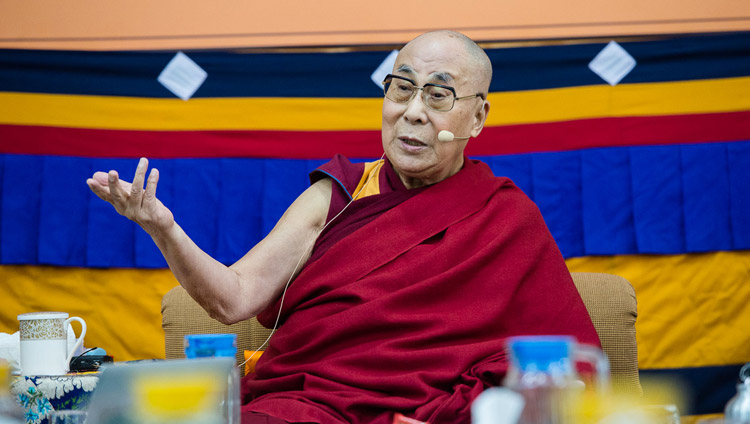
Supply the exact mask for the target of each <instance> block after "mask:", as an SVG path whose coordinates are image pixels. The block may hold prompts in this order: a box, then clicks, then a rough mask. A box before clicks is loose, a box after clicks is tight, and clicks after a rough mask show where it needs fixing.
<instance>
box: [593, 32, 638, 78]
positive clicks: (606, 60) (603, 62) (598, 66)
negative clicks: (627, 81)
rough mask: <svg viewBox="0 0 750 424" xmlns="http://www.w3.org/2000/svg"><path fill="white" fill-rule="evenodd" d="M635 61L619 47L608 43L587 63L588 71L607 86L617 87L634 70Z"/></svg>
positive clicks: (612, 42)
mask: <svg viewBox="0 0 750 424" xmlns="http://www.w3.org/2000/svg"><path fill="white" fill-rule="evenodd" d="M635 63H636V62H635V59H633V56H631V55H630V53H628V52H627V51H626V50H625V49H623V48H622V46H621V45H619V44H617V43H616V42H614V41H610V42H609V44H607V46H606V47H604V48H603V49H602V51H600V52H599V54H597V55H596V57H595V58H594V59H593V60H592V61H591V62H589V69H591V70H592V71H593V72H594V73H595V74H597V75H599V76H600V77H601V78H602V79H603V80H604V81H607V83H608V84H609V85H612V86H615V85H617V84H618V83H619V82H620V81H621V80H622V79H623V78H625V76H627V75H628V74H629V73H630V71H632V70H633V68H635Z"/></svg>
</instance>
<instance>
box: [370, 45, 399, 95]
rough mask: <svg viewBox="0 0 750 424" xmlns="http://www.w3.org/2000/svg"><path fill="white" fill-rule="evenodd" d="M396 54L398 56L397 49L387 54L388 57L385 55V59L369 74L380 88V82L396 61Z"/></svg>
mask: <svg viewBox="0 0 750 424" xmlns="http://www.w3.org/2000/svg"><path fill="white" fill-rule="evenodd" d="M396 56H398V50H394V51H392V52H391V54H389V55H388V57H386V58H385V60H384V61H383V62H382V63H381V64H380V65H379V66H378V68H377V69H375V72H373V73H372V75H370V79H371V80H372V82H374V83H375V85H377V86H378V87H381V88H382V83H383V80H384V79H385V76H386V75H388V74H390V73H391V71H392V70H393V65H394V64H395V63H396Z"/></svg>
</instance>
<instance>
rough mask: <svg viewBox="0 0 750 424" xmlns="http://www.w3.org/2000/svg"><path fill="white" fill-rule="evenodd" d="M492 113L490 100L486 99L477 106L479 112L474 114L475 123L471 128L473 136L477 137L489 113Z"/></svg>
mask: <svg viewBox="0 0 750 424" xmlns="http://www.w3.org/2000/svg"><path fill="white" fill-rule="evenodd" d="M489 113H490V102H489V101H487V100H485V101H484V102H483V103H482V106H481V107H479V108H477V112H476V113H475V114H474V125H473V126H472V128H471V136H472V137H476V136H478V135H479V133H481V132H482V128H484V123H485V121H487V114H489Z"/></svg>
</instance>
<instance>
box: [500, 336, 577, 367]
mask: <svg viewBox="0 0 750 424" xmlns="http://www.w3.org/2000/svg"><path fill="white" fill-rule="evenodd" d="M574 345H575V338H573V337H570V336H523V337H513V338H511V339H509V340H508V348H509V349H510V351H511V354H512V358H513V359H514V360H515V361H516V363H515V365H516V366H517V367H518V369H519V370H521V371H527V370H529V371H530V370H535V371H549V370H550V368H551V366H553V365H555V366H559V367H562V368H568V367H570V363H569V359H570V357H571V354H572V352H571V350H572V348H573V346H574Z"/></svg>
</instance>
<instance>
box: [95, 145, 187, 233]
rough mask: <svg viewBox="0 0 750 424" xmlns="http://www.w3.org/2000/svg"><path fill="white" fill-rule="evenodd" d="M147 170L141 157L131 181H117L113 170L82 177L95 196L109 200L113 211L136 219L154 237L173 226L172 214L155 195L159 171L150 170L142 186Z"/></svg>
mask: <svg viewBox="0 0 750 424" xmlns="http://www.w3.org/2000/svg"><path fill="white" fill-rule="evenodd" d="M147 170H148V159H146V158H141V160H140V161H139V162H138V168H137V169H136V170H135V176H134V177H133V183H132V184H131V183H129V182H127V181H123V180H121V179H120V177H119V175H118V173H117V171H114V170H113V171H109V172H108V173H105V172H96V173H94V175H93V176H92V177H91V178H89V179H87V180H86V184H88V186H89V188H90V189H91V191H93V192H94V194H96V195H97V196H99V198H101V199H102V200H104V201H106V202H109V203H111V204H112V206H114V207H115V210H116V211H117V213H119V214H120V215H123V216H125V217H127V218H128V219H130V220H132V221H134V222H136V223H137V224H138V225H140V226H141V227H142V228H143V229H144V230H146V232H147V233H149V234H150V235H151V236H155V235H157V234H159V233H163V232H166V231H168V230H169V229H170V228H171V227H172V226H173V225H174V216H173V215H172V212H171V211H170V210H169V209H168V208H167V207H166V206H164V204H162V203H161V201H159V199H157V198H156V185H157V183H158V182H159V170H157V169H156V168H154V169H152V170H151V173H149V175H148V181H146V189H145V190H144V189H143V182H144V180H145V178H146V171H147Z"/></svg>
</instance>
